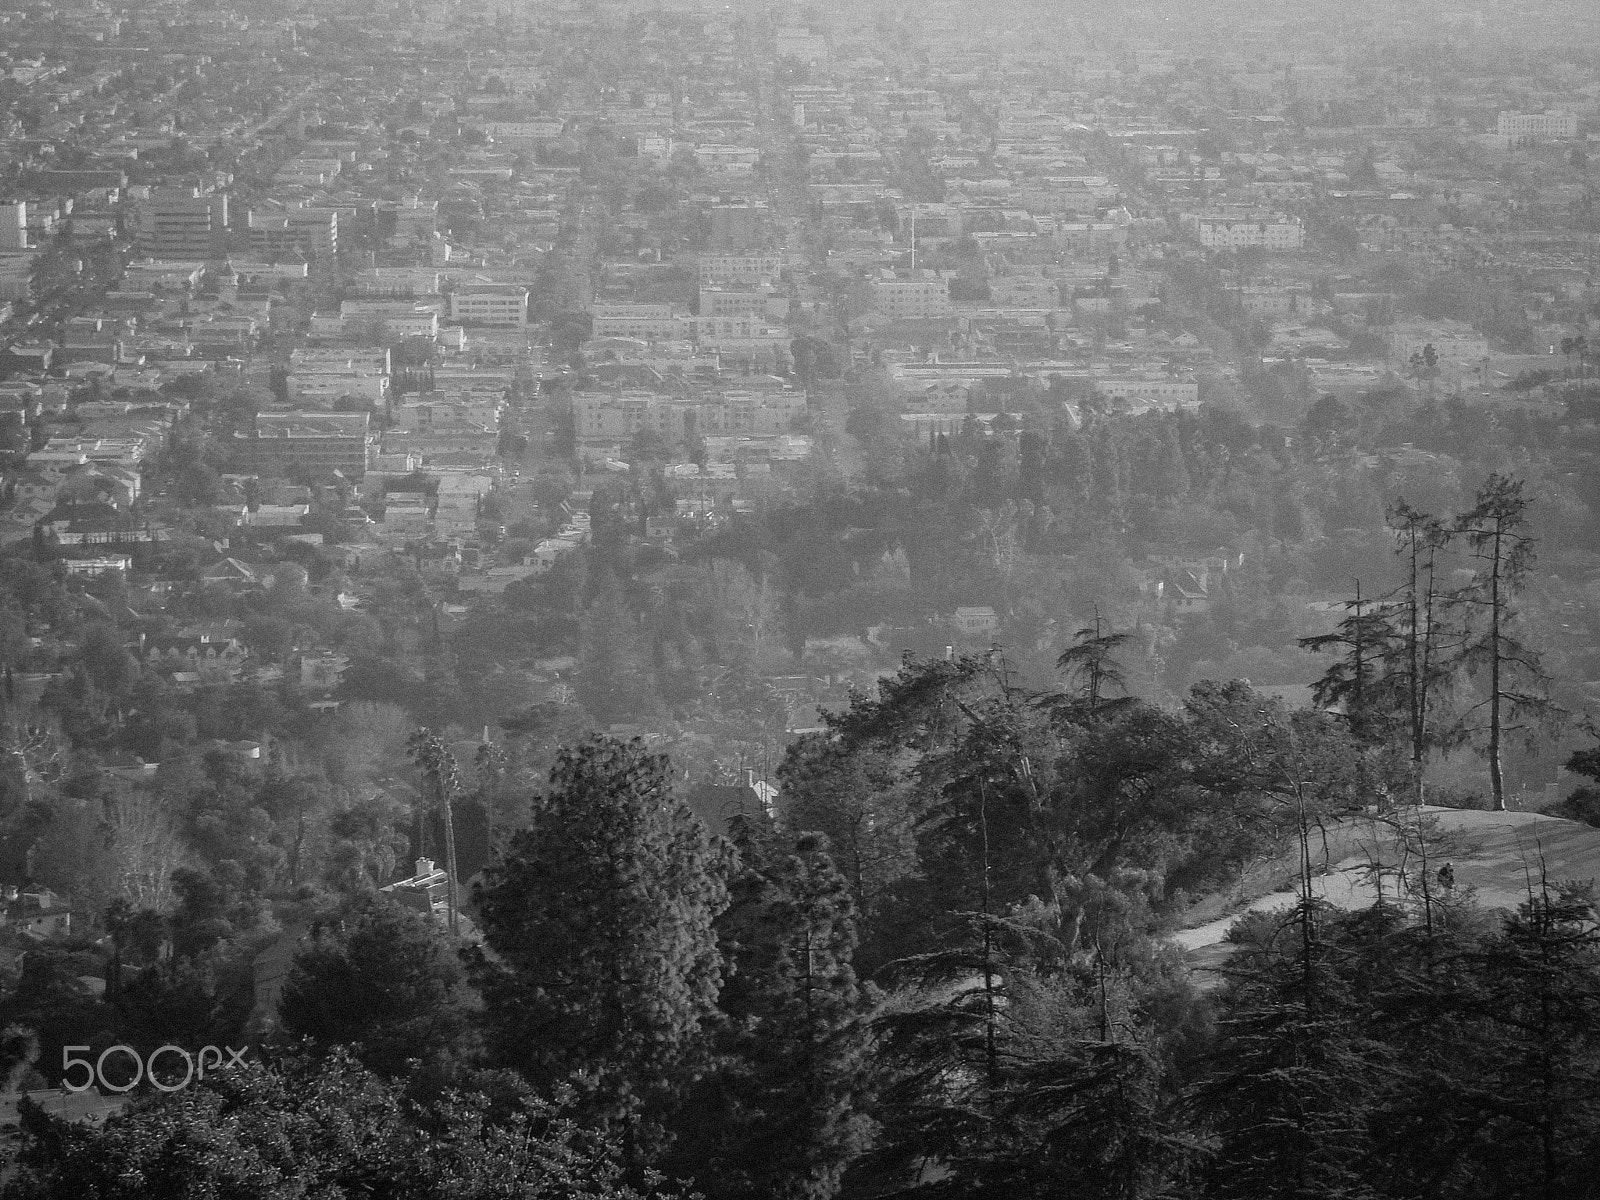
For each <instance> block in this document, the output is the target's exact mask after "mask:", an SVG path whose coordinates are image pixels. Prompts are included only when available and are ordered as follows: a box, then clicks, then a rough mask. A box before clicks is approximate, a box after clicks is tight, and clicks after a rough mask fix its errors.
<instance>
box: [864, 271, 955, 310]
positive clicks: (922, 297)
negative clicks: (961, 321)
mask: <svg viewBox="0 0 1600 1200" xmlns="http://www.w3.org/2000/svg"><path fill="white" fill-rule="evenodd" d="M872 303H873V307H874V308H876V309H877V310H878V312H879V313H881V314H882V315H883V316H885V317H887V318H888V319H889V320H891V321H927V320H935V319H937V318H940V317H948V316H949V315H950V313H951V308H950V281H949V280H948V279H942V278H940V277H939V276H937V275H934V274H933V273H932V272H931V271H924V272H921V273H919V274H918V275H916V276H891V277H888V278H879V279H874V280H873V281H872Z"/></svg>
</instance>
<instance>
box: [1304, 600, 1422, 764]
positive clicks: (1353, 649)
mask: <svg viewBox="0 0 1600 1200" xmlns="http://www.w3.org/2000/svg"><path fill="white" fill-rule="evenodd" d="M1345 608H1346V610H1347V611H1346V615H1345V617H1344V619H1343V620H1341V621H1340V622H1339V626H1338V629H1337V630H1335V631H1334V632H1333V633H1324V634H1318V635H1316V636H1314V637H1303V638H1301V639H1300V645H1301V647H1302V648H1303V649H1306V650H1312V651H1321V650H1334V651H1336V652H1337V657H1336V658H1335V659H1334V661H1333V663H1332V664H1330V665H1329V667H1328V669H1327V670H1326V671H1324V672H1323V673H1322V675H1321V677H1320V678H1319V679H1318V680H1317V682H1316V683H1315V684H1314V685H1313V687H1312V699H1313V700H1314V701H1315V703H1316V705H1317V707H1319V708H1324V709H1338V710H1339V711H1341V712H1343V713H1344V716H1345V720H1346V721H1347V722H1348V723H1349V726H1350V731H1351V733H1352V734H1353V735H1354V736H1355V738H1356V739H1357V740H1358V741H1360V742H1366V743H1377V742H1381V741H1383V740H1386V738H1387V736H1388V735H1389V733H1390V732H1391V730H1392V729H1393V727H1394V726H1395V724H1396V723H1397V719H1398V717H1399V716H1400V712H1399V706H1400V705H1401V704H1403V703H1404V701H1405V697H1404V696H1403V695H1399V694H1397V693H1398V692H1399V690H1400V684H1401V681H1400V680H1398V679H1397V678H1396V677H1395V676H1394V675H1393V674H1391V673H1390V672H1389V670H1388V668H1389V666H1390V665H1391V664H1392V663H1393V661H1394V658H1395V655H1396V652H1397V649H1398V647H1399V644H1400V642H1401V640H1402V637H1403V635H1402V633H1401V631H1400V630H1398V629H1397V628H1396V625H1395V614H1394V612H1393V610H1392V609H1391V608H1390V607H1389V606H1388V605H1386V604H1384V603H1383V602H1381V601H1380V602H1377V603H1374V602H1373V601H1372V600H1370V599H1368V600H1363V599H1362V596H1361V581H1360V580H1359V579H1358V580H1356V594H1355V598H1354V599H1353V600H1347V601H1345Z"/></svg>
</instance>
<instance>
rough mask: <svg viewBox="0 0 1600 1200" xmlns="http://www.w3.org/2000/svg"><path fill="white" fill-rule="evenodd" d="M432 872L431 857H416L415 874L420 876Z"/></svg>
mask: <svg viewBox="0 0 1600 1200" xmlns="http://www.w3.org/2000/svg"><path fill="white" fill-rule="evenodd" d="M432 874H433V859H431V858H419V859H417V875H418V876H419V877H421V876H424V875H432Z"/></svg>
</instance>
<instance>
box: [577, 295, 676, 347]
mask: <svg viewBox="0 0 1600 1200" xmlns="http://www.w3.org/2000/svg"><path fill="white" fill-rule="evenodd" d="M589 315H590V316H591V317H592V318H593V319H594V331H593V335H594V336H595V337H597V338H606V337H626V338H642V339H644V340H645V341H656V340H660V339H665V338H685V337H688V336H689V321H690V320H691V318H688V317H681V316H678V315H677V314H675V313H674V312H673V311H672V305H670V304H595V305H591V306H590V308H589Z"/></svg>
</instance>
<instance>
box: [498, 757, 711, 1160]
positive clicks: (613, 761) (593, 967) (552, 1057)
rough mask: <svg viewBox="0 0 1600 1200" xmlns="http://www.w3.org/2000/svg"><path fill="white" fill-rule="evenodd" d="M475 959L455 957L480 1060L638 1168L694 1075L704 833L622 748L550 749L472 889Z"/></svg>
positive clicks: (702, 975)
mask: <svg viewBox="0 0 1600 1200" xmlns="http://www.w3.org/2000/svg"><path fill="white" fill-rule="evenodd" d="M476 899H477V902H478V909H479V913H480V916H481V924H482V926H483V931H484V938H485V941H486V943H487V945H488V950H489V953H485V952H481V951H479V952H475V953H473V954H471V956H470V959H469V962H470V967H471V970H470V974H471V977H472V978H473V980H474V982H476V983H477V985H478V987H479V990H480V991H481V992H482V994H483V997H484V1001H485V1007H486V1016H487V1026H488V1043H489V1050H490V1053H491V1056H492V1057H493V1058H494V1059H495V1060H497V1061H498V1062H499V1063H500V1064H501V1065H504V1066H508V1067H512V1068H514V1069H516V1070H518V1071H520V1072H521V1073H522V1074H523V1075H524V1076H525V1077H526V1078H527V1079H528V1080H529V1081H530V1082H532V1083H534V1084H535V1085H536V1086H542V1087H548V1086H551V1085H555V1084H558V1083H562V1082H566V1083H570V1084H571V1085H572V1086H574V1087H575V1088H576V1090H577V1092H578V1095H579V1101H580V1105H581V1109H580V1111H582V1112H584V1113H585V1114H586V1115H587V1116H588V1117H589V1118H590V1119H592V1120H594V1121H596V1122H597V1123H599V1124H600V1125H602V1126H610V1125H617V1126H620V1127H621V1128H622V1129H623V1130H625V1139H626V1146H627V1149H628V1153H629V1160H630V1163H631V1164H632V1165H633V1166H634V1167H636V1168H637V1167H643V1166H645V1165H647V1164H648V1163H649V1161H650V1160H651V1159H652V1158H653V1157H654V1156H655V1155H656V1154H658V1153H659V1152H660V1151H661V1150H662V1148H663V1146H664V1144H665V1142H666V1141H667V1137H666V1134H665V1129H666V1122H667V1121H668V1119H669V1118H670V1117H671V1115H672V1113H673V1111H674V1110H675V1109H676V1107H677V1104H678V1102H679V1100H680V1099H681V1096H682V1094H683V1090H684V1088H685V1086H686V1085H687V1084H688V1083H689V1082H690V1081H691V1080H692V1079H693V1078H694V1077H695V1076H696V1075H697V1074H698V1073H699V1072H700V1071H701V1070H702V1069H703V1068H704V1066H705V1060H706V1054H707V1041H708V1033H709V1027H710V1026H711V1024H712V1023H713V1021H714V1020H715V1016H716V998H717V992H718V988H719V986H720V982H721V958H720V955H719V953H718V950H717V944H716V935H715V931H714V928H713V922H714V921H715V919H716V917H717V915H718V913H720V912H721V911H722V909H723V908H724V907H725V905H726V903H727V889H726V885H725V883H724V880H723V876H722V866H721V864H720V861H719V859H718V857H717V856H716V855H715V854H714V852H713V850H712V847H711V845H710V842H709V840H708V837H707V834H706V832H705V829H704V827H703V826H702V825H701V824H700V822H699V820H698V819H697V818H696V817H695V816H694V815H693V814H692V813H691V812H690V811H689V810H688V808H687V807H686V806H685V805H684V804H683V803H682V802H681V801H679V800H677V799H676V798H675V797H674V796H673V795H672V794H671V767H670V764H669V763H668V761H667V759H666V757H665V756H664V755H655V754H649V753H647V752H646V751H645V749H644V747H643V745H642V743H640V742H639V741H638V740H637V739H635V740H633V741H630V742H621V741H618V740H617V739H614V738H606V737H597V738H591V739H589V740H587V741H585V742H583V743H581V744H579V745H577V746H575V747H569V748H565V749H563V750H562V752H561V754H560V756H559V757H558V759H557V761H556V764H555V766H554V767H553V768H552V770H551V772H550V787H549V791H548V792H547V793H546V794H545V795H544V796H542V797H540V798H539V799H537V800H536V801H535V803H534V807H533V820H532V823H531V825H530V826H529V828H527V829H525V830H523V831H522V832H520V833H518V834H517V835H516V836H515V837H514V838H513V839H512V840H511V843H510V845H509V846H508V847H507V850H506V853H505V855H504V857H503V858H502V859H501V860H500V861H499V862H497V863H494V864H492V865H491V866H490V867H488V868H487V869H486V871H485V878H484V882H483V883H482V884H481V885H479V887H478V888H477V890H476Z"/></svg>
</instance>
